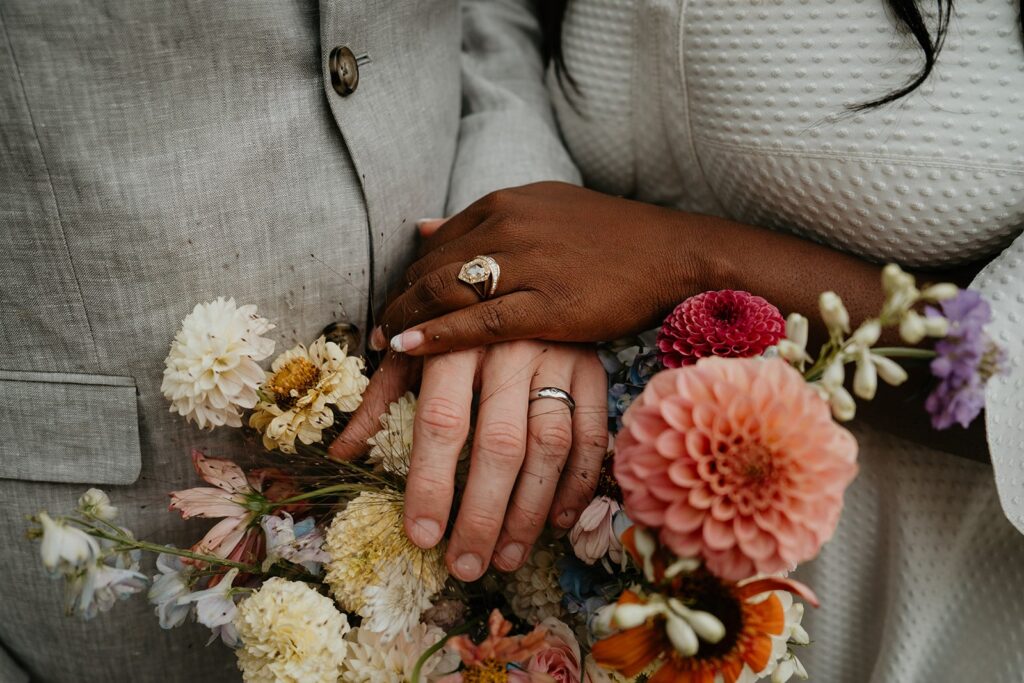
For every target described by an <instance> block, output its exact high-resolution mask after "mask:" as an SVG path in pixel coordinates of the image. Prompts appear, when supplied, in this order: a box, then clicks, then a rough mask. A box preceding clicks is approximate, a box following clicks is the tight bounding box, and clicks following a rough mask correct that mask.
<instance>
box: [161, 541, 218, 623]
mask: <svg viewBox="0 0 1024 683" xmlns="http://www.w3.org/2000/svg"><path fill="white" fill-rule="evenodd" d="M156 568H157V571H159V572H160V574H159V576H156V577H154V578H153V585H152V586H150V588H149V594H148V596H147V597H148V598H149V601H150V602H151V603H152V604H153V605H155V607H154V609H153V611H154V612H155V613H156V616H157V618H158V619H159V620H160V628H165V629H170V628H175V627H177V626H181V625H182V624H183V623H185V619H186V618H187V617H188V615H189V612H191V611H192V605H191V603H189V602H182V601H181V600H182V598H184V597H185V596H187V595H188V594H189V591H190V585H191V583H192V572H193V568H192V567H191V566H189V565H187V564H185V563H184V562H182V561H181V558H180V557H178V556H177V555H168V554H166V553H161V554H160V555H159V556H158V557H157V558H156ZM228 585H230V583H229V584H228Z"/></svg>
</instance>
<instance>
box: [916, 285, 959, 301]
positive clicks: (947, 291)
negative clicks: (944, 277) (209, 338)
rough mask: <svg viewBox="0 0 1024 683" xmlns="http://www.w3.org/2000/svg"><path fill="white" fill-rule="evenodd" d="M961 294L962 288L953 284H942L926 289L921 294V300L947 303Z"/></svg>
mask: <svg viewBox="0 0 1024 683" xmlns="http://www.w3.org/2000/svg"><path fill="white" fill-rule="evenodd" d="M959 293H960V288H959V287H957V286H956V285H954V284H953V283H951V282H940V283H939V284H937V285H931V286H929V287H925V288H924V290H923V291H922V292H921V298H922V299H924V300H925V301H945V300H946V299H952V298H953V297H955V296H956V295H957V294H959Z"/></svg>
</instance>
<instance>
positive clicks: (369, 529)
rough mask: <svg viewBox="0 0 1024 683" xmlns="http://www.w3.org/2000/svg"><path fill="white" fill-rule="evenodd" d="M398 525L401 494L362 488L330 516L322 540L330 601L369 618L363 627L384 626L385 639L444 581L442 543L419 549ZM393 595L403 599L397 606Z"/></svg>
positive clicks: (415, 616) (416, 615)
mask: <svg viewBox="0 0 1024 683" xmlns="http://www.w3.org/2000/svg"><path fill="white" fill-rule="evenodd" d="M403 523H404V503H403V501H402V497H401V494H399V493H397V492H394V491H367V492H364V493H361V494H359V496H358V497H357V498H356V499H355V500H352V501H351V502H349V504H348V506H347V507H346V508H345V509H344V510H343V511H341V512H339V513H338V514H337V515H336V516H335V517H334V520H333V521H332V522H331V526H330V528H329V529H328V530H327V539H326V542H325V544H324V550H326V551H327V554H328V555H329V556H330V560H329V561H328V562H327V573H326V576H325V580H326V582H327V584H328V585H329V586H330V588H331V593H332V594H333V595H334V597H335V599H336V600H337V601H338V603H339V604H340V605H341V606H342V608H344V609H345V610H348V611H350V612H356V613H357V614H359V615H360V616H363V617H366V618H368V619H373V621H372V626H371V624H370V623H364V624H363V628H368V627H370V628H372V629H374V630H376V629H378V628H379V629H386V631H387V635H388V637H392V636H394V635H395V632H394V631H395V630H396V629H397V630H401V629H402V628H405V627H406V626H407V625H409V624H412V623H415V622H417V621H419V618H420V614H421V612H422V610H423V609H425V608H426V607H429V605H430V602H429V598H430V597H431V596H433V595H434V594H436V593H437V592H438V591H440V590H441V588H443V587H444V583H445V581H446V580H447V579H448V570H447V568H446V567H445V564H444V545H443V544H441V545H438V546H437V547H434V548H431V549H429V550H423V549H421V548H418V547H417V546H415V545H413V544H412V542H411V541H409V539H408V537H407V536H406V535H405V528H404V525H403ZM396 568H397V569H396ZM395 571H397V572H398V574H394V573H393V572H395ZM391 591H395V592H394V593H392V592H391ZM394 596H403V597H400V598H398V599H402V600H407V601H408V602H406V603H405V604H402V605H400V606H397V607H396V606H395V604H394V603H395V597H394ZM424 606H426V607H424Z"/></svg>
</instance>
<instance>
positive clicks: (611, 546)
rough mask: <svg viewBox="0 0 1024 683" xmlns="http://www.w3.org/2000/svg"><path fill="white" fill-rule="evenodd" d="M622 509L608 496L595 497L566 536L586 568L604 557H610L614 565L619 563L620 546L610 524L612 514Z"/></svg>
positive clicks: (620, 555) (613, 515)
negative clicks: (586, 565) (585, 564)
mask: <svg viewBox="0 0 1024 683" xmlns="http://www.w3.org/2000/svg"><path fill="white" fill-rule="evenodd" d="M621 509H622V506H621V505H620V504H619V503H618V502H617V501H614V500H612V499H611V498H609V497H607V496H597V497H596V498H594V499H593V500H592V501H590V504H589V505H587V507H586V509H584V510H583V512H582V513H581V514H580V518H579V519H578V520H576V524H575V525H574V526H573V528H572V531H570V532H569V542H570V543H571V544H572V549H573V552H574V553H576V557H578V558H580V559H581V560H583V561H584V562H586V563H587V564H594V563H595V562H597V561H598V560H600V559H601V558H603V557H604V556H605V555H610V556H611V560H612V562H615V563H616V564H618V563H619V562H620V561H621V560H622V544H621V543H620V542H619V537H618V535H617V534H616V533H615V529H614V526H613V524H612V520H613V519H614V518H615V513H616V512H618V511H619V510H621Z"/></svg>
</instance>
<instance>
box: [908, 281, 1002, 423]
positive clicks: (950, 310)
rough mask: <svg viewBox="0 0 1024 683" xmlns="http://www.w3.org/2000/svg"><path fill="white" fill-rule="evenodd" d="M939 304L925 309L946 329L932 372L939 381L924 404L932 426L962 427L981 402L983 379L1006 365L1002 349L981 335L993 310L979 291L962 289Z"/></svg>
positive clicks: (938, 345) (968, 421)
mask: <svg viewBox="0 0 1024 683" xmlns="http://www.w3.org/2000/svg"><path fill="white" fill-rule="evenodd" d="M940 306H941V310H940V309H936V308H934V307H931V306H929V307H928V308H926V309H925V313H926V315H928V316H930V317H935V316H942V317H945V318H946V319H947V320H949V333H948V334H947V335H946V336H945V337H944V338H942V339H940V340H939V341H938V342H936V344H935V352H936V353H937V354H938V355H937V356H936V357H935V359H934V360H933V361H932V362H931V371H932V375H934V376H935V377H936V378H937V379H938V380H939V384H938V386H937V387H935V390H934V391H933V392H932V393H931V395H929V396H928V399H927V400H926V401H925V404H924V405H925V409H926V410H927V411H928V412H929V413H930V414H931V416H932V426H933V427H934V428H935V429H948V428H949V427H951V426H953V424H954V423H958V424H960V426H962V427H967V426H968V425H970V423H971V422H972V421H973V420H974V418H976V417H977V416H978V413H980V412H981V409H982V408H983V407H984V406H985V383H986V382H988V380H989V378H991V377H992V376H993V375H995V374H997V373H998V372H1000V370H1001V368H1002V367H1003V366H1004V365H1005V353H1004V352H1003V350H1002V349H1001V348H999V347H998V346H997V345H996V344H995V342H993V341H992V340H991V339H990V338H989V336H988V335H987V334H985V325H986V324H988V322H989V321H990V320H991V319H992V309H991V308H990V307H989V305H988V302H987V301H985V299H983V298H982V296H981V294H979V293H978V292H974V291H971V290H969V289H963V290H960V293H959V294H957V295H956V296H955V297H953V298H952V299H948V300H946V301H943V302H942V303H941V304H940Z"/></svg>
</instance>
